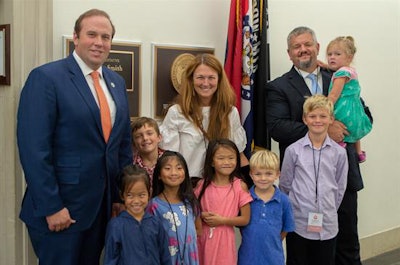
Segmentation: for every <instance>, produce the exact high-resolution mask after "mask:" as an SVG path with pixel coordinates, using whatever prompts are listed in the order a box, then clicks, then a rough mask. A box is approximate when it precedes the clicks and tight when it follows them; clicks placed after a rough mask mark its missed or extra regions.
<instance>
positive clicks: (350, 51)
mask: <svg viewBox="0 0 400 265" xmlns="http://www.w3.org/2000/svg"><path fill="white" fill-rule="evenodd" d="M333 45H339V46H340V47H342V48H343V50H344V52H345V53H346V54H347V55H350V56H354V54H356V51H357V48H356V46H355V45H354V38H353V37H352V36H340V37H336V38H335V39H334V40H332V41H331V42H329V44H328V47H327V48H326V51H327V52H328V50H329V49H330V48H331V47H332V46H333Z"/></svg>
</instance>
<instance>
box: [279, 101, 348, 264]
mask: <svg viewBox="0 0 400 265" xmlns="http://www.w3.org/2000/svg"><path fill="white" fill-rule="evenodd" d="M333 119H334V118H333V103H332V102H331V101H330V100H328V98H326V97H325V96H323V95H314V96H312V97H309V98H308V99H307V100H306V101H305V103H304V106H303V121H304V123H305V124H306V125H307V127H308V133H307V134H306V135H305V136H304V137H303V138H301V139H300V140H298V141H297V142H295V143H293V144H291V145H290V146H289V147H288V148H287V149H286V151H285V156H284V159H283V163H282V171H281V178H280V184H279V187H280V188H281V190H282V191H283V192H285V193H286V194H288V195H289V198H290V201H291V203H292V207H293V214H294V220H295V225H296V229H295V231H294V232H291V233H289V234H288V235H287V237H286V250H287V265H294V264H308V265H320V264H324V265H325V264H326V265H331V264H334V263H333V262H334V257H335V245H336V235H337V233H338V215H337V210H338V209H339V205H340V203H341V201H342V199H343V195H344V192H345V189H346V184H347V171H348V162H347V155H346V150H345V149H344V148H343V147H341V146H340V145H338V144H337V143H336V142H334V141H333V140H331V139H330V138H329V136H328V127H329V125H330V124H332V122H333Z"/></svg>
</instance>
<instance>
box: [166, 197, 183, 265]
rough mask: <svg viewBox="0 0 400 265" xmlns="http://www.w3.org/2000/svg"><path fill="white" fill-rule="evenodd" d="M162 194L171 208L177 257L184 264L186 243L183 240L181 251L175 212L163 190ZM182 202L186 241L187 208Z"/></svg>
mask: <svg viewBox="0 0 400 265" xmlns="http://www.w3.org/2000/svg"><path fill="white" fill-rule="evenodd" d="M162 194H163V196H164V198H165V200H166V201H167V203H168V206H169V209H170V210H171V214H172V219H174V225H175V234H176V241H177V243H178V255H179V258H180V259H181V262H180V264H181V265H184V264H185V262H184V261H185V259H184V258H185V249H186V244H185V242H183V251H182V252H181V244H180V243H179V237H178V226H177V225H176V220H175V213H174V211H173V210H172V206H171V204H170V203H169V200H168V198H167V196H165V194H164V192H163V193H162ZM183 204H184V205H185V211H186V226H185V237H184V240H185V241H186V238H187V230H188V215H189V211H188V209H187V206H186V202H184V203H183Z"/></svg>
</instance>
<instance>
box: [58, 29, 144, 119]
mask: <svg viewBox="0 0 400 265" xmlns="http://www.w3.org/2000/svg"><path fill="white" fill-rule="evenodd" d="M63 38H64V42H63V43H64V45H65V46H64V57H66V56H68V55H70V54H71V53H72V52H73V51H74V42H73V39H72V38H71V37H66V36H64V37H63ZM140 49H141V44H140V43H135V42H127V41H113V42H112V45H111V50H110V54H109V56H108V58H107V60H106V61H105V63H104V66H106V67H108V68H109V69H111V70H113V71H115V72H117V73H118V74H120V75H121V76H122V77H123V78H124V79H125V83H126V92H127V94H128V101H129V113H130V117H131V119H133V118H134V117H138V116H140V109H141V108H140V106H141V103H140V93H141V70H140V66H141V61H140V60H141V51H140Z"/></svg>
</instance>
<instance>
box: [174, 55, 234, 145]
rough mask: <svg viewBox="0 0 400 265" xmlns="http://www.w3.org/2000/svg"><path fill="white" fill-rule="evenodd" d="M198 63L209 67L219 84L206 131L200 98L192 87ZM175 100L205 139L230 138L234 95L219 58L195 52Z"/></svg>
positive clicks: (212, 102) (212, 101)
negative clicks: (230, 120) (214, 73)
mask: <svg viewBox="0 0 400 265" xmlns="http://www.w3.org/2000/svg"><path fill="white" fill-rule="evenodd" d="M200 65H206V66H208V67H210V68H212V69H213V70H214V71H215V72H217V74H218V85H217V90H216V91H215V94H214V95H213V98H212V100H211V107H210V121H212V122H210V123H209V125H208V128H207V131H205V130H203V127H202V121H203V114H202V109H201V105H200V101H199V97H198V96H197V94H196V91H195V90H194V85H193V73H194V71H195V70H196V69H197V67H199V66H200ZM176 103H177V104H178V105H179V106H180V108H181V111H182V114H183V115H184V116H185V118H186V119H188V120H191V121H192V122H193V123H194V124H195V126H196V127H197V128H199V129H200V130H201V131H202V132H203V134H204V136H205V137H206V138H207V139H208V140H212V139H217V138H229V136H230V123H229V114H230V113H231V111H232V107H233V106H235V103H236V95H235V92H234V91H233V88H232V86H231V84H230V83H229V80H228V78H227V77H226V74H225V71H224V68H223V67H222V65H221V63H220V62H219V60H218V59H217V58H216V57H215V56H214V55H212V54H208V53H203V54H199V55H197V56H196V57H195V58H194V59H193V61H192V62H191V63H190V64H189V65H188V67H187V69H186V71H185V73H184V75H183V77H182V86H181V94H180V95H179V96H178V98H177V100H176Z"/></svg>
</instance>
